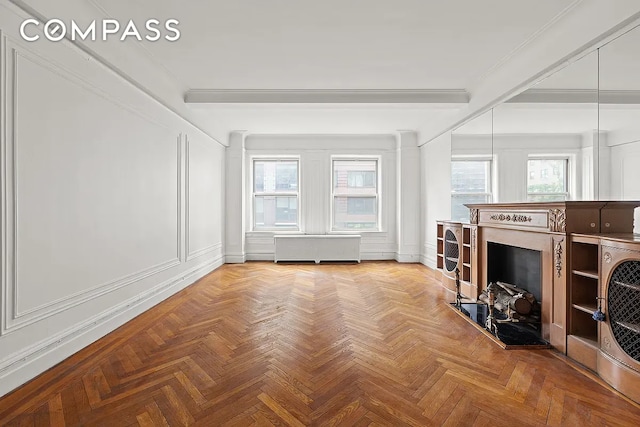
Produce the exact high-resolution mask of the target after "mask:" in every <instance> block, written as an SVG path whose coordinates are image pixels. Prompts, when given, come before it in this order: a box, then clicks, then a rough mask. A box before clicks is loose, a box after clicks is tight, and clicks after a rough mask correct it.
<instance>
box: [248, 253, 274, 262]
mask: <svg viewBox="0 0 640 427" xmlns="http://www.w3.org/2000/svg"><path fill="white" fill-rule="evenodd" d="M274 259H275V255H274V254H273V252H269V253H253V254H247V261H273V260H274Z"/></svg>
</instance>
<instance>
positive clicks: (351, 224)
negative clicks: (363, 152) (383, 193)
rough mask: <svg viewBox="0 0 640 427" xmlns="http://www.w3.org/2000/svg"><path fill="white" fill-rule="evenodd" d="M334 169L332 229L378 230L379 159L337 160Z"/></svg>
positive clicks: (334, 162)
mask: <svg viewBox="0 0 640 427" xmlns="http://www.w3.org/2000/svg"><path fill="white" fill-rule="evenodd" d="M332 172H333V185H332V189H333V190H332V198H333V212H332V218H331V219H332V227H331V229H332V230H334V231H335V230H338V231H339V230H378V229H379V226H378V218H379V216H378V212H379V205H380V195H379V193H378V178H379V170H378V160H377V159H339V160H338V159H334V160H333V162H332Z"/></svg>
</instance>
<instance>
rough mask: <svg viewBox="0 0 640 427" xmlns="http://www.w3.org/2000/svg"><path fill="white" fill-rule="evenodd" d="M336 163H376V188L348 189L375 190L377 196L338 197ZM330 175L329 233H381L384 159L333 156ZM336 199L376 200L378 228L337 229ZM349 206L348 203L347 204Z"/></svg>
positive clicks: (378, 157) (365, 156)
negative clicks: (382, 165) (382, 164)
mask: <svg viewBox="0 0 640 427" xmlns="http://www.w3.org/2000/svg"><path fill="white" fill-rule="evenodd" d="M336 161H352V162H358V161H368V162H370V161H374V162H375V165H376V170H375V172H376V177H375V180H374V182H375V186H374V187H367V186H364V185H363V186H362V187H357V186H356V187H349V186H348V188H375V190H376V191H375V194H372V195H345V194H342V195H336V193H335V169H334V165H335V162H336ZM329 163H330V165H329V168H330V174H331V188H330V190H329V191H330V201H329V218H330V219H329V232H330V233H340V234H344V233H353V234H362V233H376V232H381V231H382V190H381V188H380V187H381V183H382V178H381V176H382V172H381V169H382V168H381V163H382V157H381V156H375V155H372V156H367V155H332V156H331V158H330V162H329ZM336 197H346V198H347V200H348V198H349V197H354V198H371V199H375V204H374V206H375V207H376V226H375V228H364V229H351V228H336V225H335V199H336ZM347 204H348V202H347Z"/></svg>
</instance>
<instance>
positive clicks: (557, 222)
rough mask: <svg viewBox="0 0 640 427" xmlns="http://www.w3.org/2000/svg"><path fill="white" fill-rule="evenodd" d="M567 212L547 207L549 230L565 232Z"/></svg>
mask: <svg viewBox="0 0 640 427" xmlns="http://www.w3.org/2000/svg"><path fill="white" fill-rule="evenodd" d="M566 220H567V214H566V212H565V210H564V209H549V231H555V232H559V233H564V232H566V229H567V224H566Z"/></svg>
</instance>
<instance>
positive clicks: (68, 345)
mask: <svg viewBox="0 0 640 427" xmlns="http://www.w3.org/2000/svg"><path fill="white" fill-rule="evenodd" d="M24 16H26V15H20V14H19V13H16V11H15V8H13V9H12V8H9V9H7V5H5V4H2V5H0V70H1V71H0V87H2V91H0V111H1V112H2V115H0V117H1V119H0V152H1V154H2V155H1V156H0V174H1V177H0V178H1V179H0V185H1V187H0V193H1V197H0V203H1V205H0V206H1V209H0V212H1V214H2V229H1V233H0V239H1V245H0V260H1V271H2V274H1V275H0V395H3V394H5V393H7V392H9V391H10V390H12V389H13V388H15V387H17V386H18V385H20V384H22V383H24V382H26V381H28V380H30V379H31V378H33V377H35V376H36V375H38V374H40V373H41V372H43V371H44V370H46V369H47V368H49V367H51V366H53V365H55V364H56V363H58V362H60V361H62V360H63V359H65V358H66V357H68V356H69V355H71V354H73V353H74V352H76V351H78V350H80V349H81V348H83V347H84V346H86V345H88V344H90V343H91V342H93V341H95V340H97V339H98V338H100V337H101V336H103V335H105V334H106V333H109V332H110V331H112V330H113V329H115V328H117V327H118V326H120V325H122V324H123V323H125V322H126V321H128V320H130V319H132V318H133V317H135V316H137V315H139V314H140V313H142V312H144V311H145V310H147V309H149V308H151V307H152V306H154V305H155V304H157V303H158V302H160V301H162V300H163V299H165V298H167V297H169V296H170V295H172V294H173V293H175V292H177V291H179V290H181V289H183V288H184V287H186V286H188V285H189V284H191V283H193V282H194V281H195V280H197V279H199V278H200V277H202V276H203V275H205V274H207V273H208V272H210V271H211V270H213V269H215V268H216V267H217V266H219V265H221V264H222V262H223V261H224V259H223V252H222V251H223V248H222V243H223V240H222V239H223V224H222V219H223V214H224V212H223V206H224V171H225V169H224V147H223V146H221V145H220V144H219V143H217V142H216V141H214V140H213V139H211V138H210V137H209V136H207V135H205V134H204V133H202V132H201V131H200V130H198V129H197V128H195V127H194V126H192V125H191V124H190V123H188V122H186V121H185V120H184V119H183V118H181V117H179V116H178V115H176V114H175V113H174V112H172V111H171V110H169V109H167V108H166V107H165V106H164V105H162V104H161V103H159V102H158V101H157V100H155V99H153V98H152V97H150V96H149V95H148V94H147V93H146V92H144V91H141V90H139V89H138V88H137V87H135V86H133V85H132V84H131V83H130V82H129V81H127V80H126V79H123V78H122V77H121V76H120V75H119V74H117V73H115V72H113V70H111V69H109V68H108V67H105V66H104V65H103V64H102V63H101V62H100V61H95V60H93V58H92V57H90V56H88V55H87V53H86V52H83V51H82V50H79V49H77V48H75V47H73V46H71V45H70V44H69V43H68V42H66V41H63V42H60V43H51V42H47V41H44V42H42V43H26V42H22V41H21V40H20V38H19V35H18V34H17V32H18V28H19V23H20V22H21V19H23V18H24ZM5 88H6V90H5Z"/></svg>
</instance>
